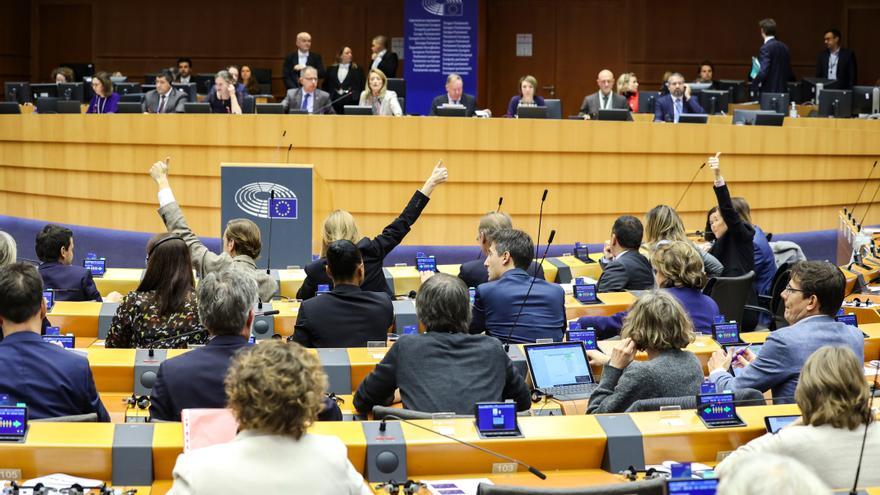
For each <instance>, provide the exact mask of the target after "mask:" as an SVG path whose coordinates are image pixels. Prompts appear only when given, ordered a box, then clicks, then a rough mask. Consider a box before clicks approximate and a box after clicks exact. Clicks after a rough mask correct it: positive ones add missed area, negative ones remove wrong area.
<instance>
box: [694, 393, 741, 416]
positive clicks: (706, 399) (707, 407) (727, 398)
mask: <svg viewBox="0 0 880 495" xmlns="http://www.w3.org/2000/svg"><path fill="white" fill-rule="evenodd" d="M697 406H698V408H697V411H698V413H699V414H700V417H701V418H703V420H704V421H706V422H707V423H714V422H718V421H730V420H736V419H737V416H736V407H735V406H734V405H733V394H730V393H722V394H700V395H698V396H697Z"/></svg>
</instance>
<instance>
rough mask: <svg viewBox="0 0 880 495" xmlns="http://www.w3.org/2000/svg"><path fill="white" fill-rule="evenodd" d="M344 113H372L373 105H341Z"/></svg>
mask: <svg viewBox="0 0 880 495" xmlns="http://www.w3.org/2000/svg"><path fill="white" fill-rule="evenodd" d="M342 113H343V114H345V115H373V107H371V106H369V105H345V106H344V107H342Z"/></svg>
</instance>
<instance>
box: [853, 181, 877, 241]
mask: <svg viewBox="0 0 880 495" xmlns="http://www.w3.org/2000/svg"><path fill="white" fill-rule="evenodd" d="M877 192H880V184H877V189H874V195H873V196H871V201H870V202H869V203H868V207H867V208H865V213H863V214H862V219H861V220H859V224H858V229H859V230H861V229H862V225H865V219H866V218H868V212H869V211H871V207H872V206H874V200H875V199H877Z"/></svg>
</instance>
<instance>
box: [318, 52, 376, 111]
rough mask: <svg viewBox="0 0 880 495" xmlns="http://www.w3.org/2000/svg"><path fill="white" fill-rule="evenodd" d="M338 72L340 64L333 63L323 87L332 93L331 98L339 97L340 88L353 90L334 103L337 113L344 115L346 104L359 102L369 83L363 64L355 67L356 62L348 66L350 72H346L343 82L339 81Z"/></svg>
mask: <svg viewBox="0 0 880 495" xmlns="http://www.w3.org/2000/svg"><path fill="white" fill-rule="evenodd" d="M338 74H339V64H334V65H331V66H330V67H329V68H328V69H327V77H325V78H324V85H323V86H322V88H323V89H324V91H326V92H327V93H328V94H329V95H330V99H331V100H334V99H336V98H339V90H343V91H345V90H348V91H351V94H350V95H348V96H346V97H345V98H343V99H341V100H339V101H337V102H336V103H334V104H333V110H334V111H335V112H336V114H337V115H342V114H343V112H344V109H345V105H357V104H358V98H359V95H360V93H361V91H363V90H364V87H365V86H366V84H367V83H366V79H364V70H363V68H361V66H357V67H355V65H354V64H351V66H349V68H348V74H346V76H345V79H343V80H342V82H339V77H338Z"/></svg>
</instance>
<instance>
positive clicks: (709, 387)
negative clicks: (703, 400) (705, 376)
mask: <svg viewBox="0 0 880 495" xmlns="http://www.w3.org/2000/svg"><path fill="white" fill-rule="evenodd" d="M700 393H701V394H714V393H715V382H709V381H705V382H703V383H701V384H700Z"/></svg>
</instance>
